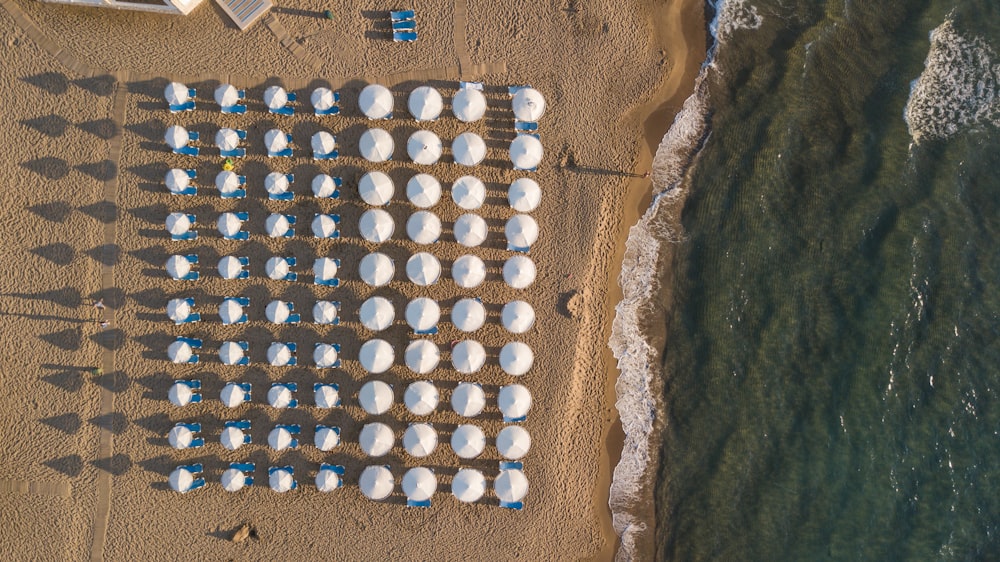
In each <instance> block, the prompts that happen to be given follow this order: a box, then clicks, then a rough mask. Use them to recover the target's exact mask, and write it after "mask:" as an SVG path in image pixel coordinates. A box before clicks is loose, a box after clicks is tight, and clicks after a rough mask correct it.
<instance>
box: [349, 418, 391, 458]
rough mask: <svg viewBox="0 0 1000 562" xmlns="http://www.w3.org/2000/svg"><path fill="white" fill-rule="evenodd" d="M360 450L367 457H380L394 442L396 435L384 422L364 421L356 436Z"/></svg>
mask: <svg viewBox="0 0 1000 562" xmlns="http://www.w3.org/2000/svg"><path fill="white" fill-rule="evenodd" d="M358 444H359V445H361V450H362V451H364V453H365V454H366V455H368V456H369V457H381V456H382V455H384V454H386V453H388V452H389V450H390V449H392V446H393V445H395V444H396V436H395V435H393V434H392V430H391V429H389V426H387V425H385V424H384V423H379V422H375V423H366V424H365V425H364V427H362V428H361V435H360V436H359V437H358Z"/></svg>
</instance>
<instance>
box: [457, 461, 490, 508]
mask: <svg viewBox="0 0 1000 562" xmlns="http://www.w3.org/2000/svg"><path fill="white" fill-rule="evenodd" d="M451 493H452V494H454V495H455V498H456V499H458V501H460V502H464V503H473V502H475V501H478V500H479V498H481V497H483V494H485V493H486V478H485V477H484V476H483V473H482V472H479V471H478V470H476V469H474V468H463V469H461V470H459V471H458V472H456V473H455V477H454V478H452V480H451Z"/></svg>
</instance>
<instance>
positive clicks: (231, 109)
mask: <svg viewBox="0 0 1000 562" xmlns="http://www.w3.org/2000/svg"><path fill="white" fill-rule="evenodd" d="M236 95H237V98H238V99H244V98H246V97H247V91H246V90H236ZM220 109H221V110H222V112H223V113H234V114H237V115H242V114H244V113H246V112H247V106H245V105H243V104H236V105H227V106H225V107H221V108H220Z"/></svg>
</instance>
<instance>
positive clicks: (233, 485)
mask: <svg viewBox="0 0 1000 562" xmlns="http://www.w3.org/2000/svg"><path fill="white" fill-rule="evenodd" d="M237 431H239V430H237ZM246 481H247V477H246V475H245V474H243V471H242V470H240V469H238V468H227V469H226V470H225V471H224V472H223V473H222V476H220V477H219V482H220V483H221V484H222V489H223V490H225V491H227V492H239V491H240V490H242V489H243V486H245V485H246Z"/></svg>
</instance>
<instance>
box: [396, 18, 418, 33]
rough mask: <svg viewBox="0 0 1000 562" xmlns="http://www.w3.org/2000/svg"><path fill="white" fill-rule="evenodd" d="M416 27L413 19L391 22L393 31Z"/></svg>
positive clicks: (411, 29) (409, 29) (408, 29)
mask: <svg viewBox="0 0 1000 562" xmlns="http://www.w3.org/2000/svg"><path fill="white" fill-rule="evenodd" d="M416 28H417V22H415V21H413V20H404V21H394V22H392V30H393V31H413V30H415V29H416Z"/></svg>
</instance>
